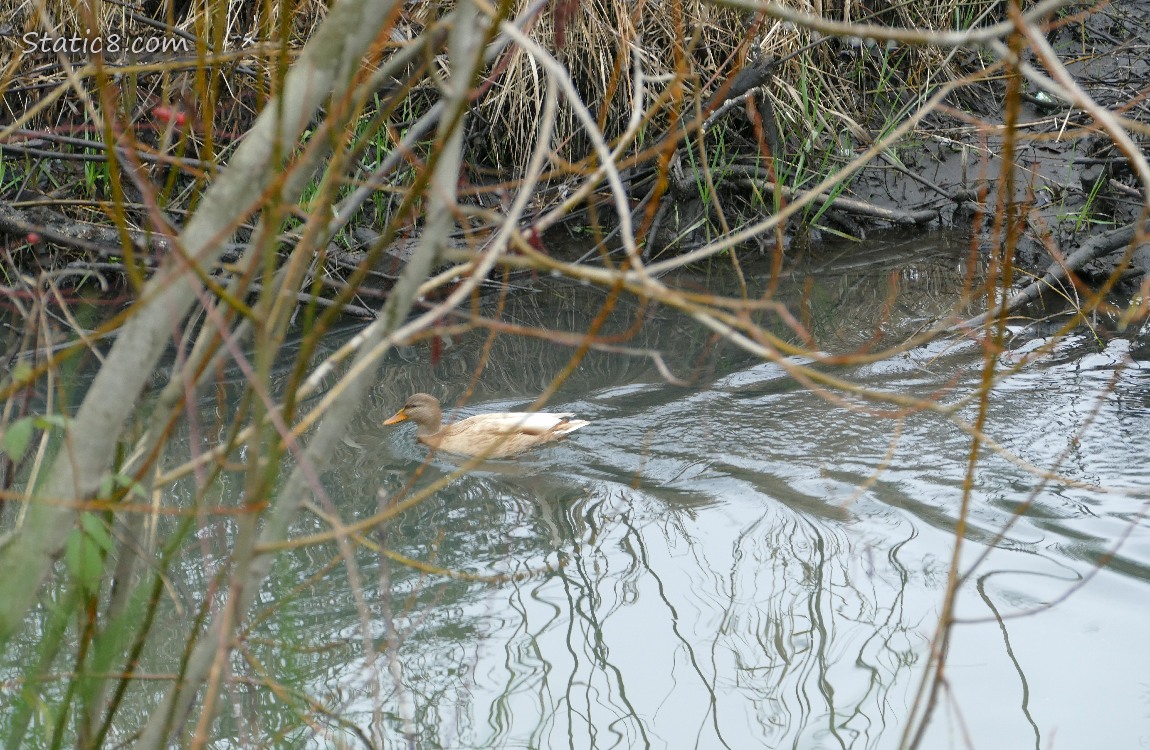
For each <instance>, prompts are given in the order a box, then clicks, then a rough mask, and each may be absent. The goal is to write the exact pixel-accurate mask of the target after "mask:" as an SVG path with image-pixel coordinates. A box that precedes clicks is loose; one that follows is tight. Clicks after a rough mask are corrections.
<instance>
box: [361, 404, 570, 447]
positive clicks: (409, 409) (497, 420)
mask: <svg viewBox="0 0 1150 750" xmlns="http://www.w3.org/2000/svg"><path fill="white" fill-rule="evenodd" d="M573 416H575V415H574V414H552V413H549V412H540V411H505V412H496V413H492V414H478V415H476V416H474V417H468V418H467V419H464V420H462V421H459V422H456V423H454V424H449V425H446V426H444V425H443V412H442V411H441V410H440V408H439V400H438V399H436V398H435V397H434V396H431V395H429V394H426V393H416V394H415V395H413V396H412V397H411V398H409V399H407V403H405V404H404V405H403V408H402V409H400V410H399V411H397V412H396V413H395V414H393V415H392V416H391V417H390V418H389V419H387V420H386V421H385V422H384V424H396V423H397V422H403V421H404V420H407V419H410V420H411V421H412V422H415V426H416V429H415V436H416V437H417V438H418V439H419V442H421V443H423V444H424V445H427V446H430V447H431V448H436V449H438V450H443V451H448V452H450V453H459V454H462V455H465V456H485V457H487V458H504V457H506V456H512V455H515V454H516V453H522V452H523V451H526V450H530V449H531V448H534V447H535V446H537V445H544V444H545V443H552V442H555V441H556V440H560V439H562V438H563V437H565V436H567V435H569V434H571V433H572V432H574V431H575V430H578V429H580V428H581V427H586V426H587V425H589V424H591V423H590V422H586V421H584V420H582V419H571V417H573Z"/></svg>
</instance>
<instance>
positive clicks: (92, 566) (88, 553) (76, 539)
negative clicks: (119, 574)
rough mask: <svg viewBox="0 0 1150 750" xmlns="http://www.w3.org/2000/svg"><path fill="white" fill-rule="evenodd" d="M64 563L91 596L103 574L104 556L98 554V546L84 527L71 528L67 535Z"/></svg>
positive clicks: (94, 592)
mask: <svg viewBox="0 0 1150 750" xmlns="http://www.w3.org/2000/svg"><path fill="white" fill-rule="evenodd" d="M89 515H90V514H89ZM64 565H65V567H66V568H67V569H68V572H69V573H71V574H72V578H74V579H75V580H76V583H78V584H79V585H80V588H81V589H83V591H84V593H85V594H87V595H89V596H93V595H95V594H96V593H97V592H98V591H99V590H100V579H101V578H102V577H103V575H104V558H103V557H101V556H100V546H99V545H98V544H97V543H96V541H95V540H93V539H92V537H90V536H88V534H87V533H86V532H85V531H84V529H82V528H76V529H73V530H72V533H71V534H69V535H68V546H67V547H66V548H65V550H64Z"/></svg>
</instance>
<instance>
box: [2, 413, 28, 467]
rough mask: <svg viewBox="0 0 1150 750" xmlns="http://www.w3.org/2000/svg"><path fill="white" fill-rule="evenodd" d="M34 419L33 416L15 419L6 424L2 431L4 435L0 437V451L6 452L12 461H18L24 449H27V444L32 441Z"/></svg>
mask: <svg viewBox="0 0 1150 750" xmlns="http://www.w3.org/2000/svg"><path fill="white" fill-rule="evenodd" d="M35 419H36V418H35V417H24V418H23V419H17V420H16V421H15V422H13V423H12V424H10V425H8V429H7V430H5V431H4V436H3V437H2V438H0V451H3V452H4V453H7V454H8V458H10V459H12V462H13V463H15V462H16V461H19V460H20V459H21V458H22V457H23V455H24V451H26V450H28V444H29V443H30V442H32V430H33V428H34V426H35V425H34V422H35Z"/></svg>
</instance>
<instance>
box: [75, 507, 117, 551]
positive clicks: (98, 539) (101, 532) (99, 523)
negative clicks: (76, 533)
mask: <svg viewBox="0 0 1150 750" xmlns="http://www.w3.org/2000/svg"><path fill="white" fill-rule="evenodd" d="M80 527H81V528H82V529H84V533H86V534H87V535H88V537H89V538H90V539H91V540H92V541H93V542H95V543H96V545H97V546H98V547H100V549H102V550H104V551H105V552H111V551H112V536H111V534H109V533H108V528H107V527H106V526H105V525H104V521H103V520H102V519H101V518H100V516H98V515H96V514H95V513H84V514H82V515H81V516H80Z"/></svg>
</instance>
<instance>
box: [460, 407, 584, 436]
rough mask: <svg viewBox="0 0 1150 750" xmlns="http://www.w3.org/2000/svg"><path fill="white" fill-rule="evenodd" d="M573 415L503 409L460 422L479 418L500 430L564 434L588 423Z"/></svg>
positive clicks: (487, 424)
mask: <svg viewBox="0 0 1150 750" xmlns="http://www.w3.org/2000/svg"><path fill="white" fill-rule="evenodd" d="M573 416H575V415H574V414H572V413H569V412H564V413H559V414H552V413H549V412H526V411H505V412H495V413H491V414H480V415H479V416H478V417H471V418H470V419H465V420H463V422H460V424H461V425H462V424H463V423H464V422H470V421H471V420H472V419H480V420H482V421H483V423H484V425H485V426H490V427H493V428H495V429H496V430H499V431H500V432H525V433H527V434H529V435H542V434H544V433H546V432H552V431H554V432H556V433H557V434H560V435H566V434H567V433H569V432H574V431H575V430H578V429H579V428H580V427H586V426H587V425H589V424H590V422H585V421H584V420H582V419H570V417H573Z"/></svg>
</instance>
